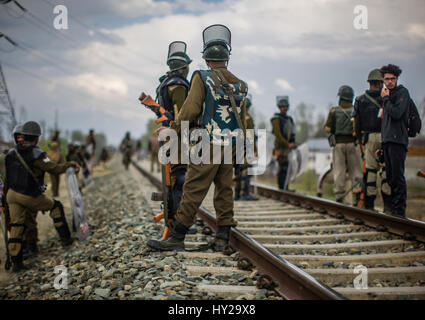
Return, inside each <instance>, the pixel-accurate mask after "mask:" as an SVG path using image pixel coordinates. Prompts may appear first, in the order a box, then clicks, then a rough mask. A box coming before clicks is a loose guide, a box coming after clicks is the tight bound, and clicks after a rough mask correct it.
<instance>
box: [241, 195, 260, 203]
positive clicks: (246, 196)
mask: <svg viewBox="0 0 425 320" xmlns="http://www.w3.org/2000/svg"><path fill="white" fill-rule="evenodd" d="M242 200H245V201H257V200H259V199H258V198H257V197H254V196H252V195H250V194H244V195H243V196H242Z"/></svg>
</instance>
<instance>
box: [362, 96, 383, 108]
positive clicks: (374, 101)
mask: <svg viewBox="0 0 425 320" xmlns="http://www.w3.org/2000/svg"><path fill="white" fill-rule="evenodd" d="M364 95H365V96H366V98H368V99H369V100H370V101H371V102H372V103H373V104H375V105H376V106H377V107H378V108H381V106H380V105H379V103H378V102H377V101H376V100H375V99H374V98H372V97H371V96H370V95H369V94H368V93H367V92H365V93H364Z"/></svg>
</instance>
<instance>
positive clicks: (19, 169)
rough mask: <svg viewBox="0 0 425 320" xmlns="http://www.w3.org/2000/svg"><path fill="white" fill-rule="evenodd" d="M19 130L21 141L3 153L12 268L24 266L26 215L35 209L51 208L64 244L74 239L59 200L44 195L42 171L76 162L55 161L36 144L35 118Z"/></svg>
mask: <svg viewBox="0 0 425 320" xmlns="http://www.w3.org/2000/svg"><path fill="white" fill-rule="evenodd" d="M21 133H22V134H23V136H24V141H23V143H21V144H17V145H16V149H11V150H10V151H9V152H8V154H7V156H6V161H5V162H6V190H7V197H6V199H7V203H8V205H9V211H10V226H11V230H10V238H9V242H8V248H9V253H10V256H11V259H12V264H13V269H12V270H13V271H14V272H18V271H20V270H23V269H25V266H24V265H23V252H22V241H23V235H24V231H25V220H26V215H27V214H29V213H30V212H34V211H39V210H41V211H50V217H51V218H52V219H53V221H54V225H55V228H56V230H57V232H58V234H59V237H60V239H61V242H62V245H63V246H69V245H71V244H72V242H73V239H72V238H71V233H70V231H69V228H68V224H67V222H66V218H65V212H64V210H63V206H62V203H61V202H59V201H57V200H54V199H51V198H48V197H46V196H45V195H44V194H43V193H44V191H45V189H46V186H45V184H44V174H45V172H48V173H51V174H61V173H64V172H65V171H66V169H67V168H69V167H71V166H72V167H75V169H76V171H78V170H79V166H78V165H77V163H75V162H65V163H63V164H56V163H54V162H52V161H51V160H50V159H49V158H48V157H47V156H46V153H45V152H43V151H42V150H41V149H39V148H38V147H37V144H38V140H39V137H40V135H41V128H40V125H39V124H38V123H37V122H34V121H29V122H26V123H25V124H24V125H23V127H22V131H21Z"/></svg>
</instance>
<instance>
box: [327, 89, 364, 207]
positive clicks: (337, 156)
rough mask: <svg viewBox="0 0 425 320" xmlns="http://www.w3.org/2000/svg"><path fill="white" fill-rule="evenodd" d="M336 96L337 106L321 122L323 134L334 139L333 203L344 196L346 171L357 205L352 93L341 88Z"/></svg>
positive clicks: (358, 162) (358, 165)
mask: <svg viewBox="0 0 425 320" xmlns="http://www.w3.org/2000/svg"><path fill="white" fill-rule="evenodd" d="M338 96H339V103H338V106H336V107H332V108H331V110H330V111H329V115H328V119H327V120H326V123H325V131H326V132H327V133H330V134H332V135H334V136H335V144H334V145H333V151H332V162H333V171H334V194H335V198H336V201H337V202H341V203H342V202H343V200H344V195H345V194H346V190H345V180H346V173H347V171H348V174H349V176H350V179H351V184H352V187H353V189H354V188H356V186H358V189H356V191H355V195H356V205H357V202H358V201H359V200H360V194H361V188H360V186H361V182H362V160H361V156H360V150H359V147H358V146H357V145H356V143H355V142H356V141H355V137H354V135H353V132H354V131H353V122H352V120H351V114H352V112H353V97H354V90H353V89H352V88H351V87H350V86H341V87H340V88H339V90H338Z"/></svg>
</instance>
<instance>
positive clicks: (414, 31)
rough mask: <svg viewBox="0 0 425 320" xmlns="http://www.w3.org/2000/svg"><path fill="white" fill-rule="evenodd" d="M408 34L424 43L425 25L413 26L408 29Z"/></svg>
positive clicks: (416, 24)
mask: <svg viewBox="0 0 425 320" xmlns="http://www.w3.org/2000/svg"><path fill="white" fill-rule="evenodd" d="M407 33H408V34H409V35H410V36H413V37H416V38H419V39H420V40H422V41H423V40H425V24H419V23H415V24H411V25H409V26H408V28H407Z"/></svg>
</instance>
